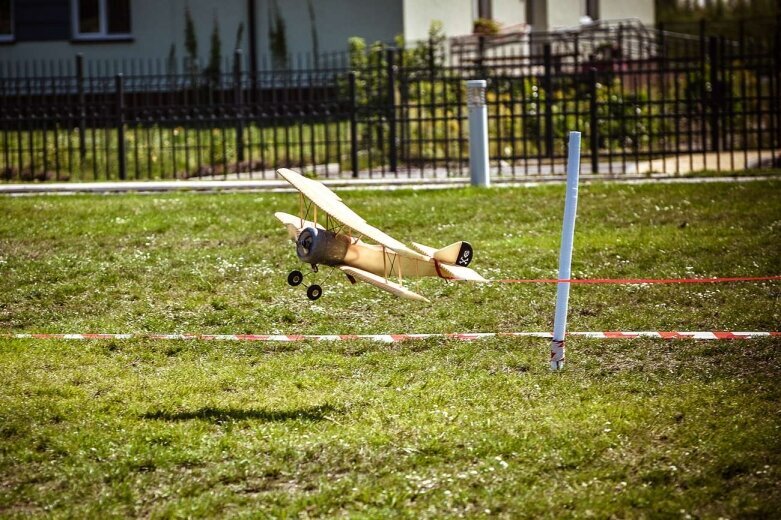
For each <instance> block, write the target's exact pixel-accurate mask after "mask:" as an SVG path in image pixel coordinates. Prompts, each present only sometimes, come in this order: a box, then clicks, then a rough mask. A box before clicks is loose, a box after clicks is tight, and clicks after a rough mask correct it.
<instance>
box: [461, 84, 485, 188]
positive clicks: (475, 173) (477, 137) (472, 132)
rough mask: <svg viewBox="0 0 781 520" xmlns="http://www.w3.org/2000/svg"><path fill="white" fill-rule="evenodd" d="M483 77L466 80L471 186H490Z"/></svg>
mask: <svg viewBox="0 0 781 520" xmlns="http://www.w3.org/2000/svg"><path fill="white" fill-rule="evenodd" d="M485 87H486V81H485V80H484V79H474V80H470V81H467V82H466V105H467V107H468V108H469V170H470V172H471V177H472V186H486V187H488V186H490V185H491V176H490V175H489V172H488V108H487V107H486V106H485Z"/></svg>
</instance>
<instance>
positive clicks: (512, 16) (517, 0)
mask: <svg viewBox="0 0 781 520" xmlns="http://www.w3.org/2000/svg"><path fill="white" fill-rule="evenodd" d="M492 11H493V16H494V20H496V21H497V22H499V23H501V24H502V27H511V26H517V25H521V24H524V23H526V1H525V0H493V8H492Z"/></svg>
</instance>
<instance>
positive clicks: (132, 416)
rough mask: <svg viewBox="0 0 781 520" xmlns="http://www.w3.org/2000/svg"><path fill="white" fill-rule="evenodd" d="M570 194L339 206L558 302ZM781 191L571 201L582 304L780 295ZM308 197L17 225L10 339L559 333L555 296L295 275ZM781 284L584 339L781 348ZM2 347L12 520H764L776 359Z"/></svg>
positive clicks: (482, 193) (714, 348)
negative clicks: (309, 290)
mask: <svg viewBox="0 0 781 520" xmlns="http://www.w3.org/2000/svg"><path fill="white" fill-rule="evenodd" d="M563 194H564V187H563V186H560V185H557V186H542V187H537V188H532V189H511V188H502V189H493V190H477V189H459V190H443V191H429V192H413V191H395V192H377V191H374V192H373V191H365V192H353V191H351V192H344V193H343V194H342V198H343V199H344V200H345V201H346V202H347V203H348V204H349V205H350V206H351V207H352V208H353V209H355V210H356V211H357V212H358V213H359V214H361V215H362V216H364V217H365V218H366V219H367V220H368V221H369V222H370V223H372V224H375V225H376V226H378V227H380V228H382V229H383V230H384V231H386V232H388V233H389V234H390V235H391V236H394V237H395V238H398V239H400V240H402V241H406V242H409V241H411V240H415V241H417V242H421V243H424V244H428V245H431V246H443V245H446V244H448V243H451V242H454V241H456V240H459V239H466V240H469V241H470V242H471V243H472V245H473V246H474V248H475V254H476V258H475V262H474V263H473V264H472V267H474V268H475V270H477V271H478V272H480V273H481V274H483V275H484V276H486V277H487V278H540V277H545V278H548V277H555V275H556V264H557V258H558V241H559V233H560V226H561V214H562V209H563ZM779 201H781V181H756V182H749V183H742V184H706V185H637V186H629V185H615V184H613V185H611V184H592V185H587V186H583V187H581V190H580V211H579V216H578V224H577V232H576V250H575V259H574V265H573V273H574V275H575V276H576V277H611V278H612V277H665V278H667V277H691V276H762V275H776V274H779V273H781V202H779ZM297 208H298V199H297V197H296V196H295V195H293V194H267V193H242V194H218V195H204V194H183V193H181V194H169V195H134V196H95V195H91V196H61V197H21V198H2V199H0V215H2V218H1V219H0V333H3V332H5V333H8V332H57V333H67V332H72V333H82V332H166V333H168V332H192V333H231V334H233V333H237V334H238V333H258V334H263V333H280V334H306V333H311V334H329V333H331V334H349V333H361V334H372V333H401V332H419V333H423V332H510V331H522V330H536V331H549V330H550V329H551V328H552V317H553V300H554V295H555V286H553V285H501V284H495V285H493V284H492V285H483V286H476V285H468V284H465V283H446V282H442V281H439V280H433V279H425V280H421V281H417V282H415V281H413V282H411V284H410V285H411V287H412V289H413V290H415V291H417V292H420V293H421V294H423V295H424V296H427V297H429V298H430V299H431V300H432V303H431V304H420V303H416V302H410V301H406V300H399V299H395V298H393V297H392V296H390V295H388V294H386V293H384V292H381V291H378V290H377V289H374V288H372V287H370V286H368V285H365V284H359V285H356V286H350V285H349V283H348V282H346V280H344V278H343V277H342V276H339V275H337V274H336V273H333V274H331V275H330V276H329V275H328V274H327V273H326V272H325V271H326V269H323V270H321V273H320V274H319V275H318V276H319V280H320V281H319V282H318V283H320V284H321V285H323V288H324V296H323V297H322V299H320V300H318V301H317V302H315V303H312V302H309V301H308V300H307V299H306V297H305V295H304V291H303V290H302V289H301V288H291V287H288V286H287V284H286V282H285V278H286V276H287V273H288V271H289V270H291V269H293V268H298V267H300V264H299V263H298V262H297V260H296V258H295V253H294V250H293V247H292V244H291V243H290V242H288V241H287V239H286V234H285V231H284V229H283V228H282V227H281V225H280V224H279V223H278V222H277V221H276V220H275V219H274V218H273V216H272V214H273V212H274V211H287V212H290V213H295V212H296V211H297ZM780 323H781V284H779V283H752V284H720V285H682V286H674V285H671V286H638V285H634V286H574V287H573V292H572V297H571V302H570V329H571V330H779V329H780V328H781V327H779V324H780ZM568 345H569V349H568V352H567V358H568V367H567V369H566V370H565V371H563V372H562V373H557V374H554V373H550V372H549V370H548V368H547V366H548V365H547V353H548V342H546V341H545V340H539V339H532V338H519V339H512V338H493V339H488V340H481V341H476V342H460V341H456V340H444V339H430V340H421V341H414V342H408V343H402V344H394V345H386V344H378V343H372V342H364V341H354V342H344V343H329V342H322V343H316V342H301V343H276V344H274V343H234V342H199V341H178V342H165V341H151V340H145V339H134V340H114V341H108V340H105V341H92V342H76V341H53V340H52V341H43V340H11V339H0V378H1V379H2V380H3V382H4V384H3V385H0V516H3V517H15V516H26V515H31V514H32V515H44V514H50V515H55V516H69V517H70V516H75V517H85V516H92V517H95V516H100V517H104V516H154V517H172V516H176V517H179V516H182V517H183V516H216V515H220V516H260V517H265V516H269V517H298V516H303V517H323V516H326V517H331V516H340V515H344V516H353V517H365V518H375V517H409V518H420V517H443V516H459V515H460V516H467V517H480V516H486V517H488V516H491V517H493V516H499V517H506V518H516V517H538V516H551V517H553V516H555V517H560V516H578V517H585V516H595V517H600V518H601V517H608V516H617V517H636V516H648V517H679V516H684V517H685V516H686V515H691V516H696V517H714V518H715V517H719V516H721V517H730V518H733V517H768V516H775V515H777V514H778V510H779V508H780V507H781V485H779V484H781V466H780V463H781V435H780V434H781V388H779V386H778V381H779V378H780V377H781V353H780V352H779V347H781V339H779V338H771V339H763V340H747V341H734V342H701V343H698V342H694V341H675V342H662V341H654V340H633V341H597V340H588V339H585V338H573V339H571V340H570V341H569V342H568Z"/></svg>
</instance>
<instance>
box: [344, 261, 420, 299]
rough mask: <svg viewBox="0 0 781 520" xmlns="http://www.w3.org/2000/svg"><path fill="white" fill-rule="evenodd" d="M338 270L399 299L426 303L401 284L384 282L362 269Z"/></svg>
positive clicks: (348, 268)
mask: <svg viewBox="0 0 781 520" xmlns="http://www.w3.org/2000/svg"><path fill="white" fill-rule="evenodd" d="M339 269H341V270H342V271H344V272H345V273H346V274H347V275H348V276H352V277H354V278H357V279H359V280H363V281H364V282H366V283H368V284H371V285H373V286H375V287H378V288H380V289H383V290H385V291H388V292H389V293H391V294H394V295H396V296H400V297H401V298H407V299H408V300H416V301H420V302H428V300H427V299H426V298H424V297H423V296H421V295H419V294H418V293H415V292H412V291H410V290H409V289H407V288H406V287H404V286H403V285H401V284H398V283H394V282H391V281H389V280H386V279H385V278H383V277H382V276H377V275H376V274H373V273H370V272H368V271H364V270H362V269H356V268H355V267H349V266H346V265H342V266H339Z"/></svg>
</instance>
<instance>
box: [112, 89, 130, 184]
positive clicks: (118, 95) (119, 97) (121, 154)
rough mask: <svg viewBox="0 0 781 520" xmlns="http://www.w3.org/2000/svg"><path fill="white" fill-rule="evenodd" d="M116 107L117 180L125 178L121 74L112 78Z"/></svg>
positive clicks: (123, 111) (123, 106)
mask: <svg viewBox="0 0 781 520" xmlns="http://www.w3.org/2000/svg"><path fill="white" fill-rule="evenodd" d="M114 81H115V87H116V88H115V92H116V106H117V159H118V162H119V179H120V180H123V181H124V180H125V179H126V178H127V158H126V157H125V86H124V82H123V78H122V74H117V75H116V77H115V78H114Z"/></svg>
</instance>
